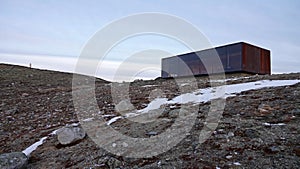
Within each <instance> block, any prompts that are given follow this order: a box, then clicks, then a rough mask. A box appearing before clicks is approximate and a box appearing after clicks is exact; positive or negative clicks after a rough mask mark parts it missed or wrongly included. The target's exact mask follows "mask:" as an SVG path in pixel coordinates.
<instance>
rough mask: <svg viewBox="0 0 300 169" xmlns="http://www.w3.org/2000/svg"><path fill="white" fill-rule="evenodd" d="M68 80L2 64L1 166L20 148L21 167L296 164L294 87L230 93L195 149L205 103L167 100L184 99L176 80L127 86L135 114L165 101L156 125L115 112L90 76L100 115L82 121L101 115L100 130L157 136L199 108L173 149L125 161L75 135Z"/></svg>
mask: <svg viewBox="0 0 300 169" xmlns="http://www.w3.org/2000/svg"><path fill="white" fill-rule="evenodd" d="M82 77H83V78H85V76H82ZM72 78H73V75H72V74H69V73H61V72H55V71H48V70H37V69H30V68H26V67H21V66H13V65H6V64H0V90H1V92H0V98H1V102H0V147H1V148H0V154H1V158H0V166H2V167H4V166H8V165H11V166H13V165H14V164H9V163H10V162H9V161H7V159H9V158H10V157H9V155H11V154H9V153H11V152H22V151H23V152H24V153H25V154H26V156H23V157H20V158H24V161H25V162H24V163H26V164H24V166H25V167H27V168H128V169H129V168H299V167H300V142H299V140H300V127H299V123H300V83H299V82H296V83H294V84H289V85H279V86H277V87H272V86H269V87H260V88H256V89H252V90H244V91H241V92H236V93H234V92H233V93H231V95H228V97H227V98H226V105H225V109H224V111H223V113H222V116H221V118H220V119H219V120H218V123H217V127H216V129H214V131H212V132H211V133H210V135H209V137H208V139H206V140H205V141H204V142H203V143H202V144H200V143H199V133H200V132H201V131H202V130H203V129H204V128H205V127H207V126H205V119H206V117H207V114H208V112H209V109H210V103H211V100H208V101H204V102H198V103H196V104H195V103H193V104H190V103H178V102H175V101H173V102H172V99H174V98H175V97H178V96H180V95H182V94H183V93H182V90H180V89H179V88H180V87H179V86H178V83H176V81H175V80H174V79H167V80H166V79H156V80H150V81H143V80H137V81H134V82H132V83H126V84H128V85H129V97H130V102H131V103H132V104H133V105H134V107H135V108H136V109H137V110H143V109H145V108H147V107H148V108H149V105H150V103H152V101H153V100H155V98H157V97H158V96H159V97H164V98H165V100H161V101H165V102H166V103H169V104H168V105H163V104H161V105H160V107H159V108H157V109H161V110H162V111H161V114H160V115H159V116H158V117H157V119H158V120H157V122H154V123H147V124H137V123H133V122H131V121H130V120H128V119H126V118H125V117H126V116H120V114H118V113H117V112H116V110H115V108H116V105H115V104H114V103H113V98H112V97H111V87H112V86H113V85H112V84H111V83H110V82H107V81H104V80H101V79H96V80H95V96H96V101H97V104H98V106H99V108H100V111H98V112H94V114H95V117H91V118H88V119H86V120H85V121H86V122H88V121H93V120H97V118H98V116H101V117H103V118H104V119H105V120H106V122H107V123H106V124H105V125H110V126H112V127H113V128H114V129H115V130H116V131H118V132H121V133H123V134H125V135H128V136H130V137H133V138H150V137H154V136H156V135H159V134H160V133H162V132H164V131H166V130H167V128H169V127H170V126H171V125H172V124H173V123H174V121H175V120H176V118H177V117H178V111H179V109H180V108H182V107H186V108H185V111H187V112H189V111H194V110H195V105H197V106H199V107H196V108H197V109H196V112H197V116H196V119H195V123H194V124H193V126H192V128H191V130H190V131H188V132H187V134H186V137H184V138H183V139H182V140H181V141H180V142H179V143H178V144H177V145H175V146H173V147H172V148H171V149H170V150H168V151H165V152H164V153H162V154H159V155H157V156H153V157H149V158H128V157H124V156H117V155H115V154H113V153H111V152H109V151H106V150H105V149H103V148H102V147H101V146H98V145H97V144H96V143H95V142H94V141H93V140H92V138H91V137H90V136H89V135H86V136H85V133H84V131H83V134H82V133H80V132H81V131H79V130H80V129H81V128H80V126H81V125H83V124H81V123H83V122H82V120H79V119H78V113H79V112H78V110H75V108H74V105H73V98H72ZM86 78H87V79H89V78H91V77H86ZM228 78H229V79H228V80H226V83H227V85H234V84H242V83H248V82H253V84H254V85H255V86H259V85H261V82H262V81H261V80H273V81H275V80H296V79H300V73H294V74H280V75H265V76H258V75H255V76H251V77H245V78H242V77H228ZM196 79H197V88H198V89H205V88H206V89H207V88H209V87H210V83H209V81H208V78H206V77H197V78H196ZM184 80H185V79H181V81H183V82H184ZM249 84H250V83H249ZM119 85H122V84H119ZM181 85H182V86H185V87H184V88H185V89H184V91H185V92H186V93H189V92H193V91H192V90H191V89H190V88H189V82H188V81H187V82H186V84H181ZM155 91H158V92H155ZM198 95H203V93H201V94H198ZM119 106H120V105H119ZM125 106H126V104H125ZM176 113H177V114H176ZM118 117H120V118H118ZM114 118H115V119H114ZM83 121H84V120H83ZM66 126H67V127H66ZM66 128H67V130H68V131H67V132H65V133H67V134H68V132H69V130H74V131H75V130H76V132H77V133H78V132H79V133H80V134H81V135H82V136H83V137H80V138H79V139H76V140H74V141H72V142H70V143H67V142H68V139H69V138H70V137H67V136H64V135H60V133H64V132H63V130H62V129H66ZM54 131H55V132H54ZM57 132H60V133H57ZM42 138H43V139H42ZM40 139H42V140H40ZM169 139H172V138H169ZM39 141H40V142H39ZM63 141H65V143H64V142H63ZM108 142H109V141H108ZM35 143H39V146H38V147H35V148H36V149H35V148H33V149H31V150H30V151H29V150H28V149H27V148H28V147H30V146H31V145H36V146H37V144H35ZM33 147H34V146H33ZM31 148H32V147H31ZM25 150H26V151H25ZM14 155H15V154H13V155H12V156H14ZM19 155H20V154H19ZM13 163H16V164H17V163H20V160H19V161H18V160H16V161H13ZM22 165H23V164H22ZM19 167H20V166H19ZM0 168H1V167H0Z"/></svg>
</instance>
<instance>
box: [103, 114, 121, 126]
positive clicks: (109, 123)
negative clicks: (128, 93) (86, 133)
mask: <svg viewBox="0 0 300 169" xmlns="http://www.w3.org/2000/svg"><path fill="white" fill-rule="evenodd" d="M122 118H124V117H123V116H117V117H114V118H112V119H110V120H109V121H108V122H107V123H106V124H107V125H111V124H112V123H114V122H116V121H117V120H119V119H122Z"/></svg>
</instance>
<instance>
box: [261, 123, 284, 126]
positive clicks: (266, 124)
mask: <svg viewBox="0 0 300 169" xmlns="http://www.w3.org/2000/svg"><path fill="white" fill-rule="evenodd" d="M263 125H265V126H285V125H286V124H284V123H276V124H274V123H263Z"/></svg>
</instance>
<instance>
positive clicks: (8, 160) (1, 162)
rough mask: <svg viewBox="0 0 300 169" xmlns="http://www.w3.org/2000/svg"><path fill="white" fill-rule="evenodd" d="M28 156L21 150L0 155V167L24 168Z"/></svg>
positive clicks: (9, 168)
mask: <svg viewBox="0 0 300 169" xmlns="http://www.w3.org/2000/svg"><path fill="white" fill-rule="evenodd" d="M27 163H28V157H27V156H26V155H25V154H24V153H22V152H12V153H5V154H1V155H0V168H1V169H23V168H26V166H27Z"/></svg>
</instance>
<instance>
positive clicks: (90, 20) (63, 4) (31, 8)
mask: <svg viewBox="0 0 300 169" xmlns="http://www.w3.org/2000/svg"><path fill="white" fill-rule="evenodd" d="M299 9H300V1H298V0H286V1H283V0H265V1H261V0H245V1H238V0H227V1H208V0H207V1H200V0H190V1H188V0H187V1H182V0H172V1H169V0H160V1H146V0H126V1H124V0H118V1H117V0H95V1H85V0H74V1H71V0H52V1H42V0H39V1H38V0H26V1H23V0H19V1H15V0H0V62H2V63H13V64H20V65H28V64H29V63H32V64H33V67H38V68H44V69H54V70H60V71H68V72H72V71H73V70H74V66H75V64H76V59H77V58H78V56H80V53H81V50H82V49H83V47H84V46H85V44H86V43H87V41H88V40H89V39H90V38H91V37H92V36H93V35H94V34H95V33H96V32H97V31H99V30H101V28H103V27H104V26H106V25H108V24H109V23H111V22H113V21H115V20H117V19H120V18H123V17H126V16H129V15H132V14H138V13H144V12H158V13H165V14H171V15H173V16H177V17H179V18H182V19H185V20H186V21H187V22H190V23H191V24H193V25H194V26H196V27H197V28H198V29H199V30H200V31H201V32H202V33H203V34H204V35H205V36H206V37H207V38H208V39H209V41H210V42H211V44H212V45H213V46H220V45H224V44H228V43H233V42H239V41H244V42H248V43H252V44H255V45H258V46H261V47H264V48H267V49H270V50H271V53H272V54H271V55H272V72H273V73H284V72H300V67H299V64H300V59H299V58H300V57H299V54H300V39H299V37H300V31H299V30H300V22H299V21H300V12H299ZM147 49H160V50H165V51H167V53H169V54H178V53H184V52H187V51H188V49H187V48H186V47H185V46H184V45H182V44H180V43H178V42H176V41H174V40H172V39H168V38H164V37H156V36H152V37H151V36H144V37H136V38H132V39H129V40H127V41H126V43H123V44H120V45H119V46H117V47H115V48H114V49H113V50H112V51H111V53H110V55H109V56H108V57H106V58H107V59H106V61H107V62H106V63H107V65H106V67H107V68H109V67H110V68H111V67H113V65H115V66H118V65H120V63H121V61H124V60H126V57H129V56H132V55H134V56H137V54H136V53H139V52H140V51H143V50H147ZM149 57H151V56H149ZM153 57H154V56H152V58H151V59H146V60H145V61H144V63H143V61H141V63H140V62H139V64H145V66H144V67H145V68H147V67H149V72H151V73H149V72H148V74H147V75H146V74H145V75H143V73H141V72H140V73H137V74H139V76H140V78H142V77H143V76H145V77H148V78H149V77H155V76H159V68H160V57H154V58H153ZM135 58H138V57H135ZM131 60H132V59H131ZM137 60H138V59H137ZM143 60H144V59H143ZM137 62H138V61H137ZM108 65H109V66H108ZM132 67H134V66H131V68H132ZM150 67H151V68H150ZM102 68H103V70H102V72H104V73H103V74H101V75H99V76H100V77H101V76H103V78H106V79H109V78H110V77H111V76H112V72H113V70H110V69H107V71H106V69H105V67H104V66H103V67H102ZM150 69H152V70H150ZM143 71H145V72H147V70H146V69H145V70H143ZM153 72H154V73H153ZM105 73H106V74H105ZM136 76H137V75H136Z"/></svg>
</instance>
